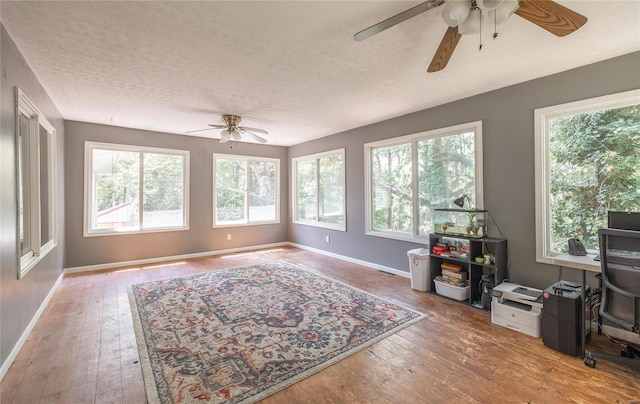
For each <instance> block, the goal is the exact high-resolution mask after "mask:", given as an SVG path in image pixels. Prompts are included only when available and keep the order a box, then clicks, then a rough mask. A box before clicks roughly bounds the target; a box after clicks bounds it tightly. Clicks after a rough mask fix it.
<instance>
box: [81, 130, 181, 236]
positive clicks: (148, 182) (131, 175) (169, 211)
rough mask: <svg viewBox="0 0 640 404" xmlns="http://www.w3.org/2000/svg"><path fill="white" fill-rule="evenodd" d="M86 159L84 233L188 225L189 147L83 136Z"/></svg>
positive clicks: (92, 234)
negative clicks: (172, 147)
mask: <svg viewBox="0 0 640 404" xmlns="http://www.w3.org/2000/svg"><path fill="white" fill-rule="evenodd" d="M85 159H86V160H85V181H86V187H85V188H86V195H85V234H84V235H85V236H98V235H113V234H123V233H128V234H130V233H133V232H149V231H171V230H186V229H187V228H188V206H189V203H188V200H189V197H188V195H189V186H188V184H189V152H188V151H183V150H169V149H158V148H149V147H138V146H126V145H116V144H107V143H93V142H86V143H85Z"/></svg>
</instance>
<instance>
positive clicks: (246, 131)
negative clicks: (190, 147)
mask: <svg viewBox="0 0 640 404" xmlns="http://www.w3.org/2000/svg"><path fill="white" fill-rule="evenodd" d="M241 120H242V118H240V117H239V116H238V115H231V114H225V115H222V122H224V123H225V124H224V125H217V124H209V126H210V128H206V129H197V130H192V131H189V132H187V133H193V132H202V131H205V130H211V129H222V131H221V132H220V143H227V142H228V141H229V140H231V139H233V140H235V141H239V140H242V135H247V137H249V138H251V139H252V140H254V141H256V142H258V143H267V140H266V139H264V138H262V137H260V136H258V135H256V134H255V133H253V132H258V133H262V134H265V135H268V134H269V132H267V131H266V130H264V129H258V128H249V127H247V126H240V121H241Z"/></svg>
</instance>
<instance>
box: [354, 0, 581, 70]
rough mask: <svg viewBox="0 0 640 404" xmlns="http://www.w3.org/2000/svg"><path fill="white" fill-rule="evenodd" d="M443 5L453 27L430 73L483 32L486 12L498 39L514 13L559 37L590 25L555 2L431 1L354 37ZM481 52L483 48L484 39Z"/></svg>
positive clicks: (444, 13) (509, 0) (527, 0)
mask: <svg viewBox="0 0 640 404" xmlns="http://www.w3.org/2000/svg"><path fill="white" fill-rule="evenodd" d="M443 4H444V7H443V9H442V19H443V20H444V22H445V24H447V25H448V26H449V28H448V29H447V31H446V32H445V34H444V37H443V38H442V40H441V41H440V45H439V46H438V49H437V50H436V53H435V55H434V56H433V59H432V60H431V64H430V65H429V67H428V68H427V72H429V73H433V72H437V71H440V70H442V69H444V68H445V66H446V65H447V63H448V62H449V59H450V58H451V55H453V51H454V50H455V48H456V46H457V44H458V41H459V40H460V38H461V36H462V35H467V34H478V33H481V31H482V24H483V20H484V19H485V18H483V15H482V14H483V12H484V13H486V15H487V16H488V19H489V21H490V22H491V23H493V26H494V33H493V38H494V39H495V38H496V37H497V36H498V33H497V29H496V27H497V26H498V25H499V24H501V23H502V22H504V21H505V20H507V19H508V18H509V17H511V16H512V15H513V14H516V15H518V16H520V17H522V18H524V19H525V20H527V21H529V22H531V23H533V24H535V25H537V26H539V27H540V28H543V29H545V30H547V31H549V32H551V33H552V34H554V35H556V36H565V35H568V34H570V33H572V32H574V31H576V30H577V29H578V28H580V27H582V26H583V25H584V24H585V23H586V22H587V18H586V17H585V16H583V15H581V14H578V13H576V12H575V11H573V10H570V9H568V8H567V7H565V6H562V5H560V4H558V3H556V2H555V1H552V0H448V1H445V0H428V1H426V2H424V3H421V4H419V5H417V6H414V7H412V8H410V9H408V10H406V11H403V12H402V13H400V14H396V15H394V16H393V17H390V18H387V19H386V20H384V21H381V22H379V23H377V24H374V25H372V26H370V27H369V28H366V29H364V30H362V31H359V32H357V33H356V34H355V35H354V38H355V40H356V41H362V40H364V39H366V38H369V37H370V36H372V35H375V34H377V33H379V32H382V31H384V30H386V29H389V28H391V27H393V26H395V25H397V24H399V23H401V22H403V21H406V20H408V19H409V18H412V17H415V16H416V15H419V14H422V13H424V12H426V11H429V10H431V9H434V8H437V7H439V6H441V5H443ZM480 49H482V38H481V39H480Z"/></svg>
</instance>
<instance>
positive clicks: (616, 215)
mask: <svg viewBox="0 0 640 404" xmlns="http://www.w3.org/2000/svg"><path fill="white" fill-rule="evenodd" d="M607 227H608V228H610V229H619V230H633V231H640V212H619V211H615V210H610V211H609V212H607Z"/></svg>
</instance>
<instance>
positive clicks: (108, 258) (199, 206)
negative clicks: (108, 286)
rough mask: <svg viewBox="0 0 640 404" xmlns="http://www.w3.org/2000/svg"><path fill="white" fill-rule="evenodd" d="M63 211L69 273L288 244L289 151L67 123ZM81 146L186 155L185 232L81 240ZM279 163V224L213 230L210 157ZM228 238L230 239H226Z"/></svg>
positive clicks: (82, 166)
mask: <svg viewBox="0 0 640 404" xmlns="http://www.w3.org/2000/svg"><path fill="white" fill-rule="evenodd" d="M66 131H67V132H66V141H65V154H66V156H67V161H66V164H65V180H66V184H67V189H66V193H65V195H66V199H65V207H66V210H67V212H75V213H74V214H72V215H67V218H66V220H67V226H66V230H67V231H66V241H67V262H66V267H67V268H74V267H83V266H90V265H98V264H106V263H113V262H126V261H132V260H141V259H149V258H156V257H170V256H176V255H182V254H192V253H202V252H209V251H219V250H225V249H233V248H240V247H246V246H253V245H264V244H271V243H279V242H285V241H287V210H288V197H287V195H288V188H287V172H288V168H287V167H288V164H287V149H286V148H285V147H278V146H268V145H256V144H254V143H242V142H238V143H235V142H233V143H232V142H230V143H225V144H220V143H218V141H217V140H212V139H205V138H202V137H195V136H182V135H172V134H167V133H158V132H148V131H142V130H136V129H127V128H119V127H113V126H105V125H96V124H90V123H83V122H74V121H66ZM85 141H95V142H106V143H117V144H126V145H136V146H149V147H161V148H169V149H180V150H188V151H190V163H191V164H190V165H191V168H190V184H189V190H190V195H189V230H186V231H171V232H160V233H145V234H128V235H116V236H99V237H86V238H85V237H83V236H82V234H83V232H82V226H83V217H82V212H83V203H84V199H83V198H84V194H83V192H84V182H83V181H84V177H83V175H84V174H83V173H84V143H85ZM214 152H215V153H226V154H237V155H243V156H245V155H248V156H260V157H272V158H279V159H280V186H281V190H282V192H281V198H280V223H279V224H271V225H261V226H242V227H227V228H216V229H214V228H212V215H213V212H212V198H213V182H212V181H213V153H214ZM227 234H231V240H230V241H229V240H227Z"/></svg>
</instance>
